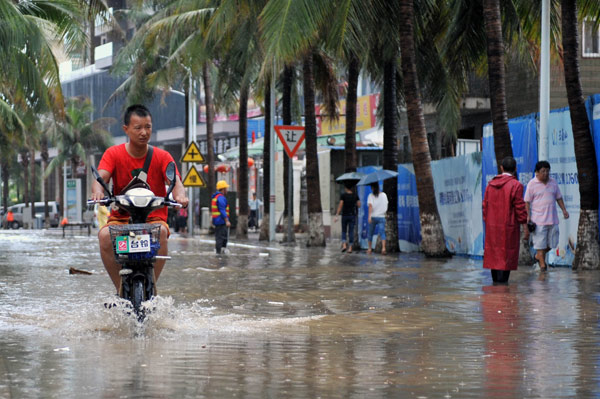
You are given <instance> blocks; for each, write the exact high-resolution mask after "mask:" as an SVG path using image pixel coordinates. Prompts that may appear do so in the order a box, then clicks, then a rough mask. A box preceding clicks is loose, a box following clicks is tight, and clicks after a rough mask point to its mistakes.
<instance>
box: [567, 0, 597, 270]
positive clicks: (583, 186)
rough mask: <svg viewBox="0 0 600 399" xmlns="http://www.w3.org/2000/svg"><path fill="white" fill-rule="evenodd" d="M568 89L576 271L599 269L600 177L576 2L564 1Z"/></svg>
mask: <svg viewBox="0 0 600 399" xmlns="http://www.w3.org/2000/svg"><path fill="white" fill-rule="evenodd" d="M561 10H562V11H561V22H562V44H563V56H564V57H563V60H564V73H565V86H566V89H567V98H568V100H569V112H570V114H571V124H572V126H573V140H574V142H575V159H576V162H577V174H578V176H579V179H578V180H579V195H580V213H579V227H578V229H577V248H576V249H575V259H574V260H573V270H576V269H598V268H600V245H599V243H598V173H597V170H596V153H595V151H594V143H593V141H592V135H591V132H590V125H589V121H588V116H587V112H586V109H585V100H584V98H583V93H582V90H581V81H580V79H579V58H578V49H579V37H578V25H577V2H576V0H561Z"/></svg>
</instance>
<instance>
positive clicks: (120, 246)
mask: <svg viewBox="0 0 600 399" xmlns="http://www.w3.org/2000/svg"><path fill="white" fill-rule="evenodd" d="M116 246H117V253H118V254H130V253H136V252H150V234H140V235H137V236H134V237H132V236H118V237H117V238H116Z"/></svg>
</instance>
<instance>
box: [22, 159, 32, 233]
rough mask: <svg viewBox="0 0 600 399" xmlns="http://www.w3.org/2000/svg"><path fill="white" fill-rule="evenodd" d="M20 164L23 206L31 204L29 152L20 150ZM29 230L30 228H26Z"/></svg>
mask: <svg viewBox="0 0 600 399" xmlns="http://www.w3.org/2000/svg"><path fill="white" fill-rule="evenodd" d="M21 164H22V165H23V187H24V189H23V202H24V203H25V205H27V204H29V203H30V202H31V196H30V194H29V192H30V191H29V188H30V187H29V168H28V166H29V151H27V150H26V149H25V150H22V151H21ZM26 227H27V228H30V227H31V226H26Z"/></svg>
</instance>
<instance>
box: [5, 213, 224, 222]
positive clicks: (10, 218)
mask: <svg viewBox="0 0 600 399" xmlns="http://www.w3.org/2000/svg"><path fill="white" fill-rule="evenodd" d="M228 216H229V215H228ZM6 221H7V222H14V221H15V215H14V214H13V211H8V212H7V213H6Z"/></svg>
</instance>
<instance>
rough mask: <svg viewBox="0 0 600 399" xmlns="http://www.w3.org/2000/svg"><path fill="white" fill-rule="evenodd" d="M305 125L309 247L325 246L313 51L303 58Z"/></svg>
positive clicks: (307, 243)
mask: <svg viewBox="0 0 600 399" xmlns="http://www.w3.org/2000/svg"><path fill="white" fill-rule="evenodd" d="M302 75H303V80H302V82H303V92H304V126H305V131H304V134H305V139H304V140H305V148H306V192H307V195H308V240H307V242H306V245H307V246H309V247H319V246H320V247H324V246H325V234H324V232H323V210H322V208H321V188H320V182H319V159H318V156H317V123H316V117H315V86H314V75H313V53H312V51H311V52H309V53H308V54H307V55H306V56H305V57H304V60H303V64H302Z"/></svg>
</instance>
